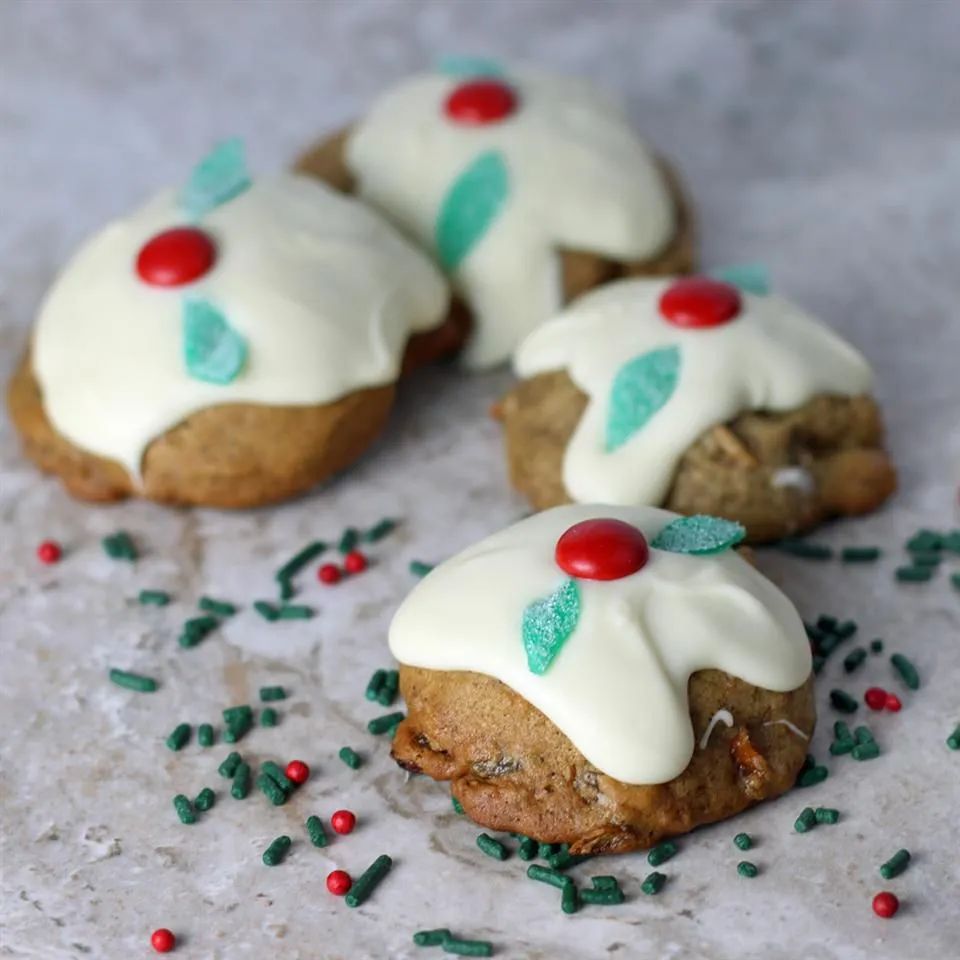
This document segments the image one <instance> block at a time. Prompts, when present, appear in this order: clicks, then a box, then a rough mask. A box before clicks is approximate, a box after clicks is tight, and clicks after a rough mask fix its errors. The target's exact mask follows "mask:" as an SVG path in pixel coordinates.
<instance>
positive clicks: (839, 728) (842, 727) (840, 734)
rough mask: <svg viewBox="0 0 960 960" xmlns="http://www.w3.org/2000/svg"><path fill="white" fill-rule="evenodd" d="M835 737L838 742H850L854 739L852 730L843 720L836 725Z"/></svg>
mask: <svg viewBox="0 0 960 960" xmlns="http://www.w3.org/2000/svg"><path fill="white" fill-rule="evenodd" d="M833 735H834V736H835V737H836V738H837V739H838V740H850V739H852V738H853V734H852V733H851V732H850V728H849V727H848V726H847V725H846V724H845V723H844V722H843V721H842V720H837V721H836V722H835V723H834V725H833Z"/></svg>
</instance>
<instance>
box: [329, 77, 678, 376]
mask: <svg viewBox="0 0 960 960" xmlns="http://www.w3.org/2000/svg"><path fill="white" fill-rule="evenodd" d="M506 80H507V82H509V83H510V85H511V86H512V87H513V88H514V89H515V91H516V93H517V95H518V98H519V105H518V109H517V110H516V112H515V113H513V114H512V115H511V116H509V117H508V118H506V119H505V120H503V121H501V122H499V123H490V124H485V125H479V126H464V125H459V124H456V123H453V122H451V120H450V119H449V118H448V117H447V116H446V115H445V113H444V104H445V102H446V100H447V97H448V95H449V94H450V92H451V91H452V90H453V89H454V88H455V87H456V86H458V84H459V83H460V82H461V81H460V80H459V79H457V78H452V77H447V76H442V75H438V74H428V75H422V76H415V77H412V78H410V79H409V80H406V81H404V82H403V83H401V84H399V85H398V86H396V87H394V88H393V89H391V90H388V91H387V92H386V93H385V94H383V96H381V97H380V98H379V99H378V100H377V102H376V103H375V104H374V105H373V108H372V109H371V110H370V112H369V114H368V115H367V116H366V117H365V118H364V119H363V120H362V121H361V122H360V123H359V124H358V125H357V126H356V127H355V129H354V131H353V134H352V135H351V137H350V139H349V141H348V145H347V155H346V159H347V163H348V165H349V167H350V170H351V171H352V173H353V174H354V176H355V178H356V180H357V184H358V192H359V194H360V196H362V197H363V198H364V199H365V200H367V201H368V202H370V203H372V204H373V205H374V206H376V207H378V208H379V209H380V210H382V211H383V212H384V213H386V214H387V215H388V216H389V217H390V218H391V219H393V220H394V221H395V222H396V223H397V224H399V225H400V226H401V227H402V228H403V229H404V230H405V231H406V232H407V233H409V234H410V235H411V236H413V237H415V238H416V239H418V240H419V241H420V242H421V243H422V244H423V245H424V246H425V247H426V248H427V249H433V245H434V230H435V225H436V221H437V215H438V212H439V210H440V209H441V205H442V203H443V201H444V198H445V196H446V194H447V192H448V190H449V188H450V186H451V184H452V183H453V182H454V181H455V180H456V178H457V177H458V176H459V175H460V174H461V173H462V172H463V171H464V170H465V169H466V168H467V167H468V166H469V165H470V164H471V162H472V161H473V160H475V159H476V157H477V156H478V155H479V154H481V153H484V152H486V151H490V150H497V151H500V152H501V153H502V155H503V157H504V159H505V161H506V165H507V171H508V177H509V194H508V197H507V200H506V203H505V204H504V206H503V209H502V210H501V211H500V213H499V214H498V216H497V218H496V219H495V220H494V222H493V223H492V225H491V226H490V228H489V229H488V230H487V232H486V234H485V235H484V236H483V237H482V239H481V240H480V241H479V242H478V243H477V245H476V246H475V247H474V248H473V250H472V251H471V252H470V253H469V255H468V256H467V257H466V258H465V259H464V260H463V262H462V263H461V264H460V265H459V267H458V268H457V269H456V270H455V271H454V274H453V283H454V287H455V289H456V290H457V292H458V293H459V294H460V295H461V296H462V297H463V298H464V299H465V300H466V302H467V304H468V305H469V307H470V309H471V311H472V313H473V317H474V322H475V332H474V335H473V337H472V339H471V342H470V343H469V344H468V346H467V349H466V351H465V354H464V362H465V363H466V364H467V365H468V366H470V367H474V368H481V367H488V366H491V365H493V364H497V363H502V362H503V361H505V360H507V359H509V357H510V354H511V352H512V351H513V349H514V347H515V346H516V345H517V343H518V342H519V341H520V339H521V338H522V337H523V336H524V335H525V334H526V333H528V332H529V331H530V330H532V329H534V327H536V326H537V325H538V324H540V323H541V322H543V321H544V320H546V319H547V318H548V317H549V316H551V315H552V314H553V313H554V312H555V311H556V310H557V309H558V308H559V307H560V305H561V303H562V287H561V278H560V275H559V261H558V257H557V249H558V248H561V249H567V250H579V251H587V252H590V253H594V254H597V255H600V256H604V257H609V258H611V259H614V260H638V259H644V258H646V257H649V256H652V255H653V254H655V253H657V252H658V251H659V250H660V249H661V248H662V247H664V246H665V245H666V244H667V243H668V242H669V240H670V239H671V237H672V236H673V234H674V231H675V228H676V221H675V217H676V212H675V209H674V203H673V200H672V198H671V195H670V192H669V190H668V189H667V186H666V184H665V182H664V179H663V176H662V174H661V172H660V170H659V168H658V167H657V164H656V161H655V160H654V158H653V156H652V154H651V153H650V152H649V151H648V150H647V148H646V147H645V146H644V145H643V143H642V142H641V141H640V140H639V139H638V137H637V136H636V134H635V133H634V132H633V131H632V129H631V127H630V124H629V121H628V120H627V118H626V117H625V116H624V114H623V112H622V111H621V110H620V108H619V107H618V106H617V105H615V104H613V103H611V102H610V101H608V100H607V99H606V98H605V97H603V96H602V95H600V94H599V93H598V92H597V91H596V90H595V89H594V88H593V87H592V86H591V85H590V84H588V83H586V82H584V81H582V80H575V79H564V78H559V77H553V76H547V75H542V74H539V73H532V72H528V71H516V72H510V73H509V74H508V75H507V77H506Z"/></svg>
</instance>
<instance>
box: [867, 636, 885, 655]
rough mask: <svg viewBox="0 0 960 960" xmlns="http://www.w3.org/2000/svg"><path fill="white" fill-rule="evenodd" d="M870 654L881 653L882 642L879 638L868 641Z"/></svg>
mask: <svg viewBox="0 0 960 960" xmlns="http://www.w3.org/2000/svg"><path fill="white" fill-rule="evenodd" d="M870 652H871V653H883V641H882V640H881V639H880V638H879V637H877V639H876V640H871V641H870Z"/></svg>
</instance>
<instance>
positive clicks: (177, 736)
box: [167, 723, 191, 751]
mask: <svg viewBox="0 0 960 960" xmlns="http://www.w3.org/2000/svg"><path fill="white" fill-rule="evenodd" d="M190 729H191V727H190V724H189V723H179V724H177V726H176V727H174V729H173V732H172V733H171V734H170V736H169V737H167V746H168V747H169V748H170V749H171V750H174V751H176V750H182V749H183V748H184V747H185V746H186V745H187V742H188V741H189V740H190Z"/></svg>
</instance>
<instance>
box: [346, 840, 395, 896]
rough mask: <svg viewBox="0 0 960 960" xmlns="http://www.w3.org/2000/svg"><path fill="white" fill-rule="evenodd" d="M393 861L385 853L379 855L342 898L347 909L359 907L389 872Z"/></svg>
mask: <svg viewBox="0 0 960 960" xmlns="http://www.w3.org/2000/svg"><path fill="white" fill-rule="evenodd" d="M392 866H393V860H391V859H390V857H388V856H387V855H386V854H385V853H382V854H380V856H379V857H377V859H376V860H374V861H373V863H371V864H370V866H369V867H367V869H366V870H364V871H363V873H361V874H360V876H359V877H358V878H357V879H356V880H355V881H354V883H353V886H352V887H351V888H350V892H349V893H348V894H347V895H346V897H345V898H344V899H345V900H346V901H347V906H348V907H359V906H360V904H361V903H363V902H364V901H365V900H366V899H367V897H369V896H370V894H371V893H373V891H374V890H375V889H376V888H377V885H378V884H379V883H380V881H381V880H383V878H384V877H385V876H386V875H387V874H388V873H389V872H390V868H391V867H392Z"/></svg>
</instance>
